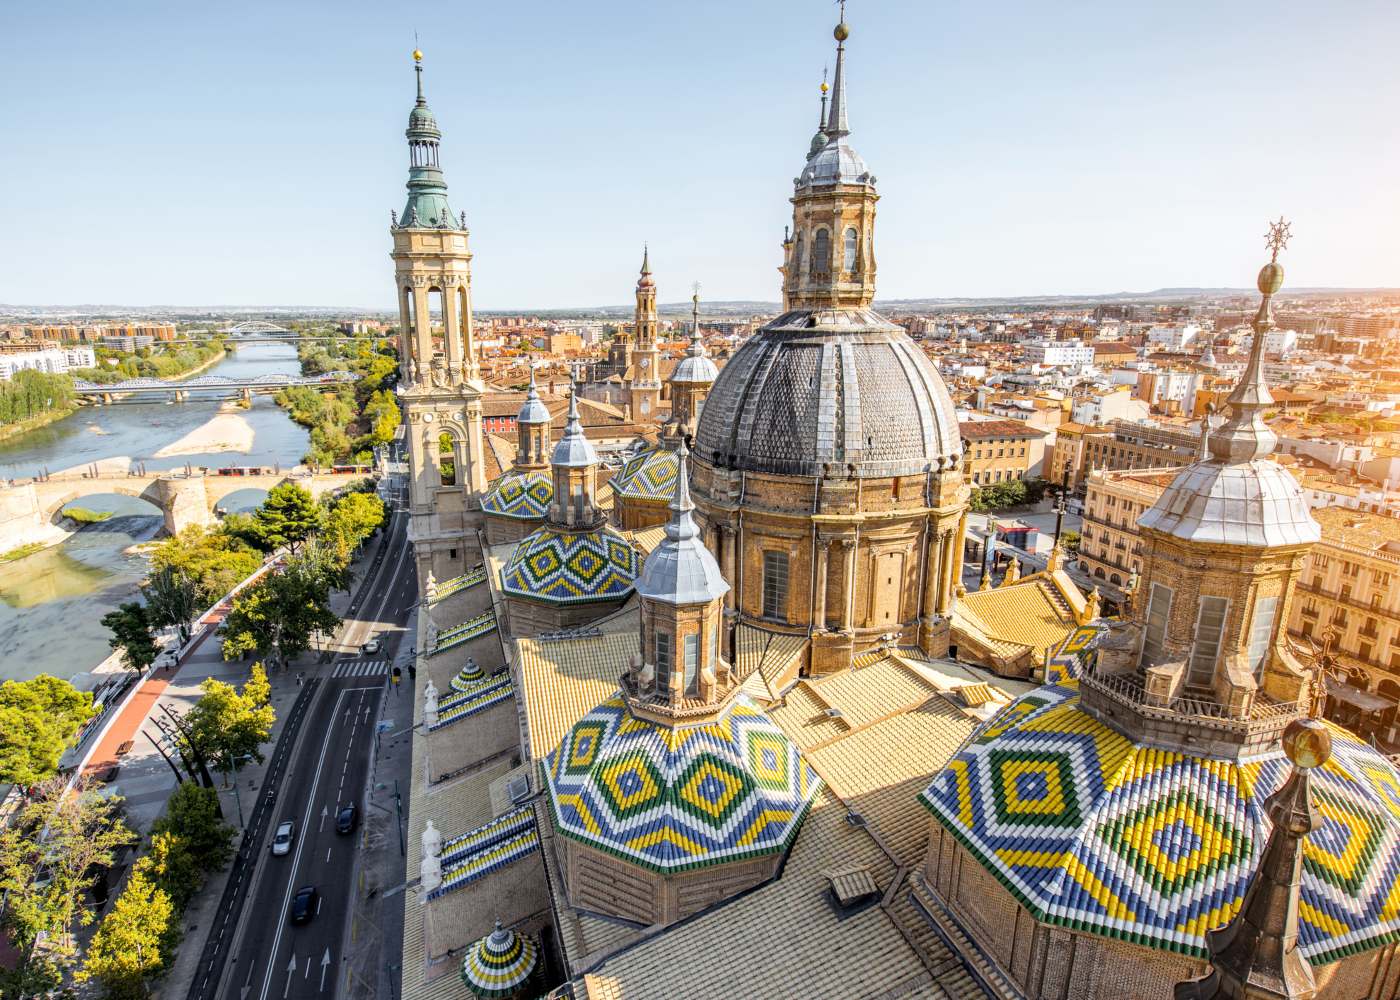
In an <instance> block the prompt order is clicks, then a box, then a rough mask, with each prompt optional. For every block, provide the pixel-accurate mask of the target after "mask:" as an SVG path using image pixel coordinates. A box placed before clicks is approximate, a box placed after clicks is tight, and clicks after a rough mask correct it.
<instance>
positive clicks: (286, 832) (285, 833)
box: [272, 820, 296, 858]
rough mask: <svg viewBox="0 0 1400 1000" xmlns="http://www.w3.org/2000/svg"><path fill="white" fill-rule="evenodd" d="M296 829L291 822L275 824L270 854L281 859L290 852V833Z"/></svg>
mask: <svg viewBox="0 0 1400 1000" xmlns="http://www.w3.org/2000/svg"><path fill="white" fill-rule="evenodd" d="M295 829H296V827H295V826H294V825H293V824H292V821H291V820H286V821H285V822H282V823H279V824H277V832H276V833H274V834H273V835H272V853H273V854H274V855H276V856H277V857H279V858H280V857H282V855H284V854H288V853H290V852H291V850H292V832H293V831H294V830H295Z"/></svg>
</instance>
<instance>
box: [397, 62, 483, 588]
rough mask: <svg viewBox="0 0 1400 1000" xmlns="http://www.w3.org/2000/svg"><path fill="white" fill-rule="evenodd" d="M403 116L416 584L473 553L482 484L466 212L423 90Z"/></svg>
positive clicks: (402, 266) (403, 291) (405, 329)
mask: <svg viewBox="0 0 1400 1000" xmlns="http://www.w3.org/2000/svg"><path fill="white" fill-rule="evenodd" d="M413 63H414V67H413V68H414V72H415V73H416V74H417V78H418V98H417V101H416V102H415V103H414V106H413V110H412V111H411V112H410V113H409V116H408V129H407V131H406V132H405V133H404V135H405V137H406V138H407V139H408V154H409V161H408V200H407V201H406V202H405V204H404V209H403V214H402V215H401V216H400V215H396V214H394V213H390V227H389V235H390V238H391V239H392V241H393V250H392V252H391V253H390V257H392V258H393V261H394V284H395V289H396V291H397V294H398V302H399V359H400V362H399V365H400V367H399V397H400V400H401V401H402V403H403V407H404V412H405V421H406V424H407V431H406V434H407V442H408V460H409V474H410V480H411V482H410V490H409V499H410V506H409V517H410V521H409V539H410V540H411V541H412V542H413V548H414V558H415V561H416V562H417V566H418V579H419V582H420V585H421V584H422V583H423V582H424V581H426V580H427V579H428V576H429V574H432V576H433V577H435V578H436V579H438V580H446V579H450V578H451V577H454V576H457V575H459V574H460V573H461V572H463V570H465V569H466V568H467V567H468V566H470V565H473V564H474V562H475V560H476V557H477V556H479V554H480V553H479V551H478V550H479V546H478V544H477V541H476V532H475V528H476V527H477V526H478V525H479V523H480V519H481V504H480V497H481V494H482V492H483V491H484V490H485V488H486V475H485V467H484V465H483V461H482V454H483V452H482V447H483V444H482V427H481V395H482V391H483V386H482V384H481V380H480V367H479V363H478V360H477V356H476V342H475V336H474V333H473V328H472V306H471V259H472V255H471V251H470V249H468V244H467V237H468V232H467V224H466V215H465V213H463V214H462V215H460V216H455V215H453V212H452V208H451V206H450V205H449V204H448V201H447V182H446V181H445V180H444V179H443V175H442V166H441V163H440V161H439V156H438V146H439V142H440V140H441V138H442V132H441V130H440V129H439V128H438V124H437V120H436V119H435V118H434V117H433V113H432V111H430V110H429V109H428V104H427V101H426V100H424V98H423V53H422V52H420V51H418V50H414V53H413Z"/></svg>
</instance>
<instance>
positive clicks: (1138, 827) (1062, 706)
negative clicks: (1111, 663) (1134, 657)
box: [920, 640, 1400, 965]
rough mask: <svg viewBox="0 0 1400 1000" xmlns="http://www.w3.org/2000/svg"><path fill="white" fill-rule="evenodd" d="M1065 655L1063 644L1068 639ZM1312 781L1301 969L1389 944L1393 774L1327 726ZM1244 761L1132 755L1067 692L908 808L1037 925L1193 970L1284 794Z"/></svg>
mask: <svg viewBox="0 0 1400 1000" xmlns="http://www.w3.org/2000/svg"><path fill="white" fill-rule="evenodd" d="M1071 641H1072V640H1071ZM1332 739H1333V753H1332V759H1331V760H1330V761H1328V763H1327V764H1326V765H1325V766H1323V767H1321V768H1318V769H1316V770H1314V772H1313V801H1314V803H1315V805H1316V807H1317V810H1318V812H1319V814H1320V816H1321V818H1322V822H1321V824H1320V825H1319V826H1318V828H1317V829H1316V830H1314V831H1313V832H1312V833H1311V834H1310V835H1309V836H1308V841H1307V844H1306V847H1305V852H1304V861H1303V883H1302V895H1301V905H1300V907H1299V917H1300V921H1299V922H1300V929H1299V935H1300V945H1301V948H1302V951H1303V954H1304V955H1305V956H1306V957H1307V958H1308V960H1309V961H1310V962H1312V963H1313V964H1314V965H1322V964H1326V963H1328V962H1332V961H1335V960H1337V959H1338V958H1341V957H1342V956H1344V955H1347V954H1350V953H1353V952H1358V951H1364V950H1366V949H1369V948H1375V947H1378V946H1381V945H1384V944H1387V943H1389V942H1391V941H1395V940H1398V939H1400V775H1397V772H1396V769H1395V767H1394V766H1393V765H1392V764H1391V763H1390V762H1389V761H1388V760H1386V759H1385V758H1384V757H1382V756H1381V755H1379V754H1378V753H1376V752H1375V751H1374V750H1372V749H1371V748H1370V747H1368V746H1366V745H1365V744H1363V743H1360V742H1359V741H1357V740H1356V738H1355V737H1353V736H1351V735H1350V734H1348V733H1346V732H1344V731H1342V730H1340V729H1337V728H1335V727H1332ZM1290 767H1291V765H1290V764H1289V762H1288V760H1287V759H1286V758H1285V757H1284V755H1283V752H1282V750H1281V749H1275V750H1273V751H1272V752H1270V753H1268V754H1265V755H1263V756H1262V757H1256V758H1252V759H1247V760H1244V761H1235V760H1221V759H1215V758H1208V757H1203V756H1193V755H1190V754H1184V753H1178V752H1173V751H1169V750H1165V749H1158V748H1155V747H1150V746H1144V745H1139V744H1135V743H1133V742H1132V741H1130V740H1128V739H1126V738H1125V737H1124V736H1122V735H1121V734H1119V733H1118V732H1117V731H1116V730H1114V729H1112V728H1110V727H1108V726H1107V725H1105V724H1104V723H1102V722H1099V721H1098V720H1097V719H1095V718H1093V717H1092V716H1091V715H1089V714H1088V713H1087V712H1085V711H1083V710H1082V709H1081V708H1080V707H1079V682H1078V681H1077V680H1065V681H1063V682H1061V683H1058V684H1050V685H1046V686H1044V687H1041V688H1038V689H1036V690H1035V691H1032V692H1029V693H1028V694H1026V695H1024V696H1022V697H1021V698H1020V699H1018V700H1017V701H1015V702H1013V703H1012V704H1010V705H1009V706H1007V707H1006V708H1005V709H1004V710H1003V711H1001V712H1000V713H998V714H997V716H996V717H995V718H993V719H992V720H991V721H990V722H989V723H988V724H987V725H986V726H985V727H984V728H983V729H982V730H981V731H980V732H978V733H977V734H976V735H974V737H973V738H972V739H971V740H970V741H969V742H968V744H967V745H966V746H964V748H963V749H962V750H961V751H960V752H959V753H958V754H957V755H956V756H955V757H954V758H953V759H952V760H951V761H950V762H949V763H948V765H947V766H946V767H944V769H943V770H942V771H941V772H939V774H938V775H937V776H936V777H935V778H934V780H933V782H932V783H931V784H930V785H929V786H928V788H927V789H925V791H924V792H923V793H921V795H920V801H921V802H922V803H923V804H924V806H925V807H926V808H927V809H928V810H929V811H930V812H931V813H932V814H933V816H934V818H935V819H936V820H937V821H938V822H939V823H941V824H942V825H943V826H944V827H945V828H946V829H947V830H948V831H949V832H950V833H951V834H952V835H953V836H954V837H955V838H957V840H958V841H959V842H960V843H961V844H962V845H963V846H964V847H965V848H966V849H967V850H968V851H970V852H971V853H972V854H973V855H974V856H975V857H976V858H977V860H978V861H979V862H980V863H981V864H982V865H983V866H984V867H985V868H986V869H987V870H988V871H989V872H991V873H992V874H993V875H995V876H996V878H997V879H999V880H1000V881H1001V883H1002V884H1003V885H1005V886H1006V888H1007V889H1009V890H1010V891H1011V893H1012V894H1013V895H1015V897H1016V898H1017V899H1018V900H1020V902H1021V903H1022V904H1023V905H1025V906H1026V907H1027V909H1029V910H1030V912H1031V913H1032V914H1033V915H1034V916H1035V917H1036V919H1037V920H1040V921H1043V922H1046V923H1051V924H1059V925H1061V926H1064V927H1070V928H1073V929H1076V930H1081V931H1088V932H1091V933H1095V934H1101V935H1104V936H1107V937H1114V938H1120V939H1123V940H1127V941H1131V942H1134V943H1137V944H1141V945H1147V946H1149V947H1153V948H1160V949H1164V950H1169V951H1175V952H1180V953H1183V954H1187V955H1192V956H1196V957H1204V956H1205V955H1206V950H1205V934H1206V932H1207V931H1209V930H1211V929H1213V928H1216V927H1220V926H1222V925H1224V924H1225V923H1227V922H1228V921H1229V920H1230V919H1231V918H1232V917H1233V916H1234V915H1235V914H1236V913H1237V912H1239V909H1240V907H1241V906H1242V904H1243V902H1244V894H1245V889H1246V887H1247V885H1248V883H1249V879H1250V877H1251V876H1252V875H1253V874H1254V872H1255V871H1256V870H1257V868H1258V866H1259V862H1260V856H1261V854H1262V852H1263V850H1264V846H1265V842H1266V841H1267V839H1268V834H1269V829H1270V821H1269V818H1268V816H1267V814H1266V812H1265V810H1264V802H1265V800H1266V799H1267V798H1268V796H1269V795H1270V794H1272V793H1273V792H1274V791H1275V790H1276V789H1278V788H1279V787H1280V786H1281V785H1282V784H1283V782H1284V781H1285V780H1286V779H1287V777H1288V774H1289V772H1290Z"/></svg>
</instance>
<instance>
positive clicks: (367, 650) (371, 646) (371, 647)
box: [360, 639, 380, 656]
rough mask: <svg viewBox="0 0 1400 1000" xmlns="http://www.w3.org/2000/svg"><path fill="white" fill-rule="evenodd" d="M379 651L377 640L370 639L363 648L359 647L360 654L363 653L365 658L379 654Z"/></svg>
mask: <svg viewBox="0 0 1400 1000" xmlns="http://www.w3.org/2000/svg"><path fill="white" fill-rule="evenodd" d="M379 649H380V645H379V640H378V639H371V640H370V641H369V642H367V643H365V644H364V645H363V646H361V647H360V652H361V653H364V654H365V655H366V656H372V655H373V654H375V653H377V652H379Z"/></svg>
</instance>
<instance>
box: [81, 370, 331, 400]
mask: <svg viewBox="0 0 1400 1000" xmlns="http://www.w3.org/2000/svg"><path fill="white" fill-rule="evenodd" d="M356 378H358V376H357V375H356V374H355V373H354V372H345V371H337V372H326V373H325V374H324V375H287V374H281V373H272V374H269V375H258V376H255V377H253V378H236V377H230V376H228V375H199V376H197V377H195V378H187V379H174V380H171V381H166V380H165V379H158V378H129V379H124V380H122V381H121V382H106V383H103V382H88V381H86V380H85V379H75V380H74V382H73V388H74V390H75V391H76V392H77V393H78V394H79V395H80V396H87V397H89V398H97V399H101V400H102V402H104V403H111V402H113V401H114V400H116V399H117V398H119V397H123V396H149V395H154V394H165V393H174V394H175V399H176V400H183V399H185V398H187V397H188V395H189V394H190V393H191V392H197V391H210V390H214V391H219V390H228V391H230V392H232V393H235V394H238V395H241V396H242V397H243V398H244V399H250V398H252V395H253V393H255V392H277V391H278V390H281V389H286V388H288V387H290V386H297V385H338V384H339V383H341V382H353V381H355V380H356Z"/></svg>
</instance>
